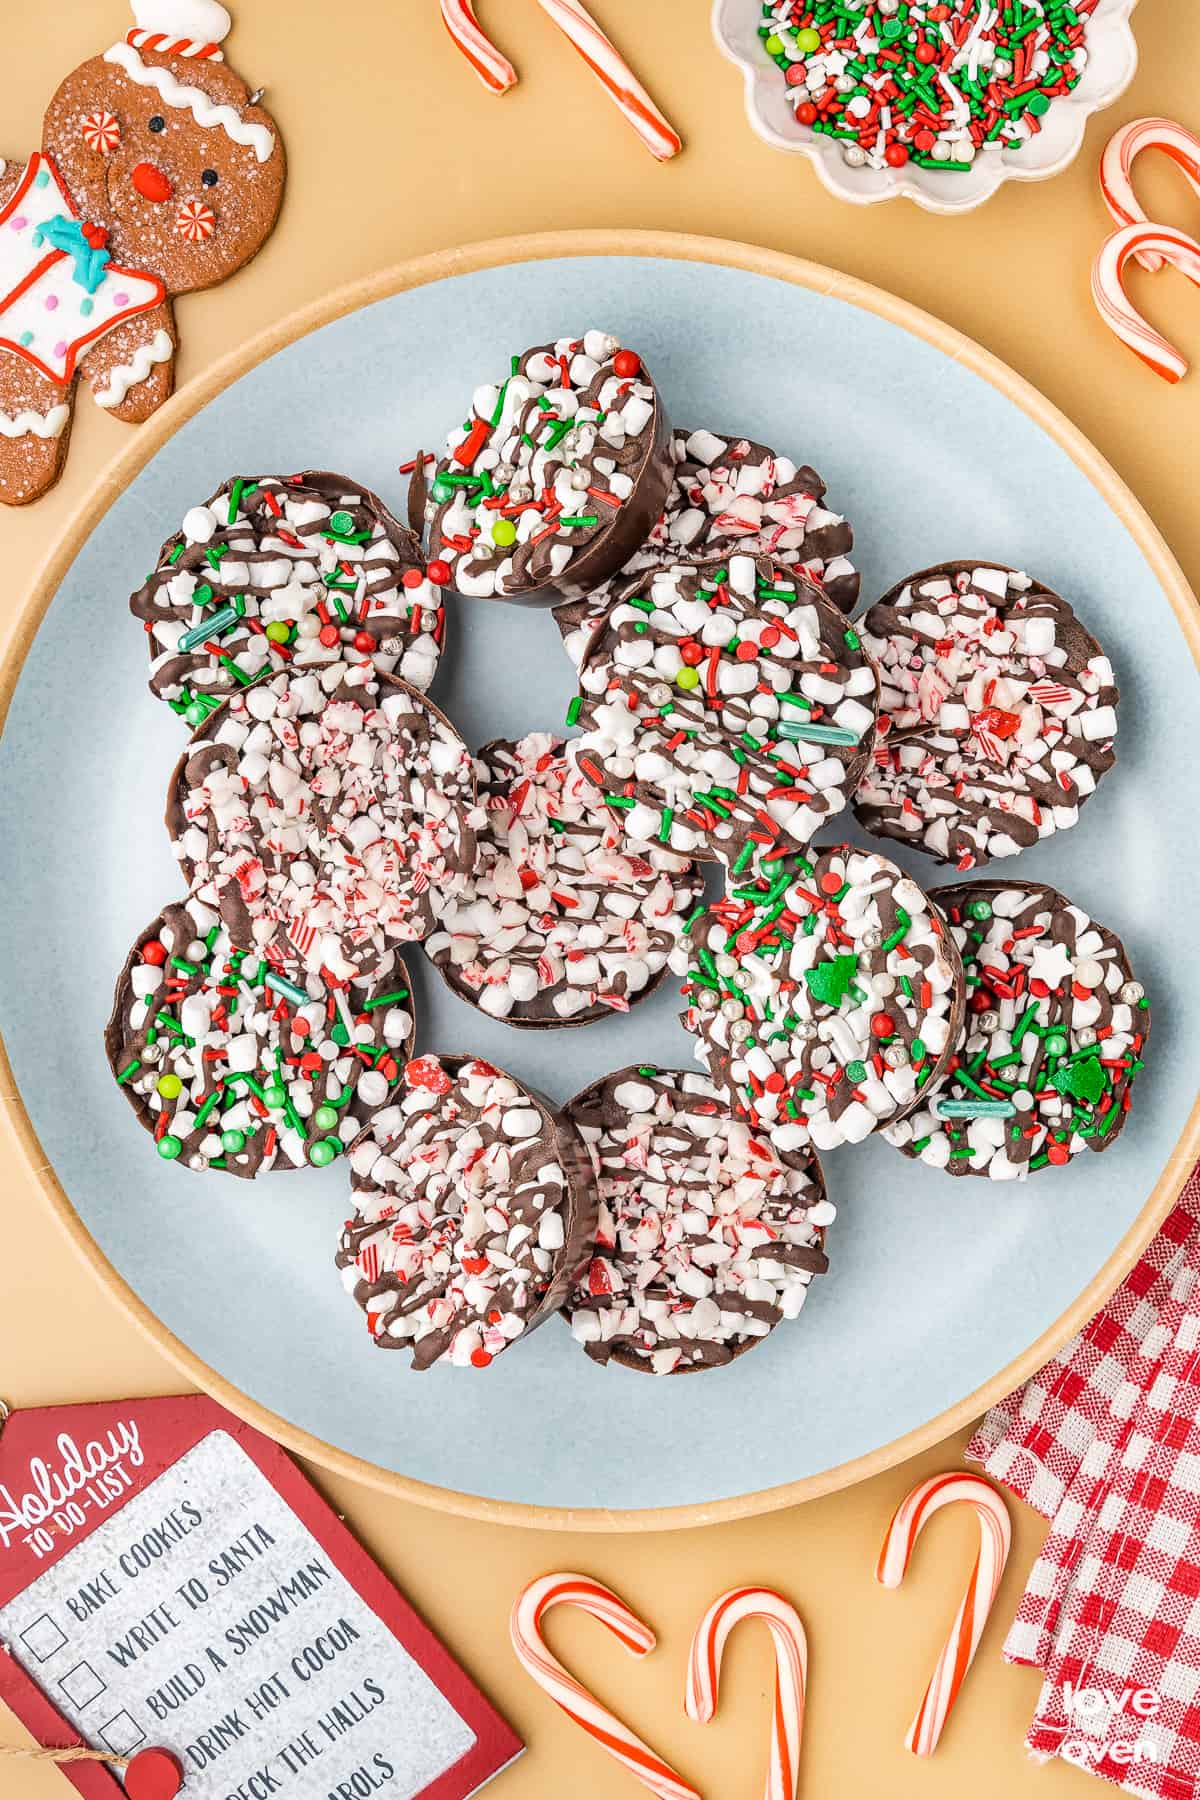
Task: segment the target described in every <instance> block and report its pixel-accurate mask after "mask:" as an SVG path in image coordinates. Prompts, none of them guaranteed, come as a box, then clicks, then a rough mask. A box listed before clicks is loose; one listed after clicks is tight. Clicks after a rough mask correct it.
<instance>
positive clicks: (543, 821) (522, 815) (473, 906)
mask: <svg viewBox="0 0 1200 1800" xmlns="http://www.w3.org/2000/svg"><path fill="white" fill-rule="evenodd" d="M565 751H566V745H565V743H564V740H563V739H562V738H558V737H552V736H550V735H549V734H548V733H545V732H529V733H527V734H526V735H525V737H523V738H519V739H517V740H516V741H513V740H512V739H507V738H495V739H493V740H492V741H491V743H488V744H484V745H483V746H482V748H481V749H479V750H478V751H476V753H475V770H476V778H477V783H478V792H479V800H480V806H479V814H480V821H481V822H480V825H479V828H478V830H477V832H476V855H475V867H474V870H473V871H472V873H471V875H470V877H469V879H468V883H467V886H466V890H465V892H464V893H463V894H462V895H461V896H455V895H451V896H448V897H447V899H446V901H445V904H444V905H443V906H442V907H441V909H440V914H439V918H438V920H437V926H436V929H435V931H434V932H433V933H432V935H431V936H430V937H428V938H427V939H426V941H425V952H426V955H427V956H428V957H429V959H430V961H431V962H432V963H433V964H434V966H435V967H436V968H437V969H438V971H439V973H440V974H441V976H442V978H443V980H444V981H445V982H446V984H447V986H448V987H449V988H450V989H451V990H452V991H453V992H454V993H456V994H458V995H459V996H460V997H461V998H462V999H464V1000H466V1001H468V1002H469V1003H470V1004H471V1005H472V1006H476V1007H478V1008H479V1010H480V1011H481V1012H483V1013H486V1014H488V1015H489V1017H492V1018H499V1019H503V1020H504V1022H505V1024H507V1025H513V1026H517V1027H521V1028H524V1029H527V1030H534V1031H536V1030H562V1029H564V1028H565V1027H568V1026H578V1025H589V1024H593V1023H596V1022H597V1021H599V1020H601V1019H608V1018H611V1017H612V1015H613V1013H614V1012H628V1011H629V1009H630V1007H631V1006H635V1005H636V1004H637V1002H638V1001H639V1000H643V999H645V998H646V997H647V996H648V995H650V994H652V993H653V992H654V990H655V988H656V987H658V985H659V983H660V982H661V981H662V980H663V979H664V977H665V976H666V974H667V970H668V959H669V957H670V953H671V950H672V948H673V946H675V945H677V944H678V942H679V939H680V936H681V935H682V932H683V926H684V921H685V920H686V918H687V917H688V915H689V914H690V913H691V912H692V910H693V908H694V907H695V906H696V905H697V903H698V902H699V901H700V899H701V898H702V895H703V880H702V877H701V875H700V872H699V870H698V869H697V867H696V865H695V864H694V863H693V862H690V861H689V860H688V859H687V858H685V857H682V856H679V855H678V854H677V853H676V852H675V851H673V850H668V849H666V847H665V846H664V845H662V844H642V843H638V842H637V841H635V840H633V839H631V838H629V837H628V836H627V834H625V833H624V832H623V831H622V830H621V828H620V826H619V824H618V823H617V815H615V814H612V813H610V812H607V811H606V809H604V808H597V807H596V805H595V801H594V796H593V795H592V794H591V789H590V786H589V784H588V783H587V782H586V781H585V780H584V779H583V778H582V777H581V776H580V775H579V774H578V772H577V771H576V770H575V769H574V768H573V767H572V766H571V764H570V762H569V760H568V758H567V756H566V754H565Z"/></svg>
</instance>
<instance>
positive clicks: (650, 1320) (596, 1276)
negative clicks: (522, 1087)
mask: <svg viewBox="0 0 1200 1800" xmlns="http://www.w3.org/2000/svg"><path fill="white" fill-rule="evenodd" d="M564 1112H565V1113H566V1115H567V1117H568V1118H569V1119H571V1120H572V1121H573V1122H574V1124H575V1125H576V1126H577V1128H578V1130H579V1132H580V1134H581V1136H582V1137H583V1139H584V1141H585V1142H586V1144H587V1146H588V1149H589V1151H590V1153H591V1156H592V1160H593V1163H594V1166H595V1168H596V1174H597V1181H598V1187H599V1197H600V1212H599V1223H598V1227H597V1233H596V1246H595V1253H594V1255H593V1256H592V1258H591V1260H590V1261H589V1263H588V1265H587V1268H586V1269H585V1270H584V1271H583V1272H582V1274H581V1275H580V1276H579V1278H578V1279H577V1280H576V1282H575V1285H574V1288H573V1290H572V1293H571V1297H570V1299H569V1301H568V1303H567V1306H566V1308H565V1314H566V1318H567V1322H568V1324H569V1325H570V1327H571V1331H572V1335H573V1336H574V1337H575V1339H576V1341H577V1342H578V1343H580V1344H582V1346H583V1348H584V1350H585V1351H586V1352H587V1354H588V1356H589V1357H591V1358H592V1360H593V1361H594V1362H599V1363H602V1364H604V1363H609V1362H614V1363H618V1364H620V1365H621V1367H622V1368H626V1369H634V1370H637V1371H638V1372H639V1373H643V1374H651V1375H686V1374H689V1373H694V1372H697V1371H700V1370H703V1369H713V1368H720V1367H723V1366H725V1365H727V1364H728V1363H731V1362H733V1361H735V1360H736V1358H738V1357H739V1356H744V1355H745V1354H746V1352H747V1351H748V1350H753V1349H754V1347H755V1345H756V1344H760V1343H761V1342H762V1341H763V1339H764V1338H766V1337H767V1336H769V1335H770V1333H771V1332H772V1331H774V1330H775V1328H776V1326H778V1325H779V1324H780V1323H781V1322H782V1321H783V1320H785V1319H794V1318H795V1317H796V1316H797V1314H798V1313H799V1312H800V1309H801V1307H802V1306H803V1304H804V1301H805V1298H806V1296H807V1292H808V1285H809V1283H810V1282H811V1280H812V1278H813V1276H814V1275H821V1274H824V1273H825V1271H826V1269H827V1268H828V1266H829V1265H828V1259H827V1258H826V1256H825V1251H824V1241H825V1228H826V1226H827V1225H828V1224H829V1223H830V1221H831V1220H832V1219H833V1217H834V1208H833V1206H832V1205H831V1204H830V1202H829V1200H828V1199H827V1197H826V1192H825V1179H824V1175H823V1173H822V1170H821V1165H820V1162H819V1160H818V1158H817V1156H816V1154H815V1153H814V1152H813V1151H812V1150H811V1149H807V1148H805V1149H798V1150H794V1151H792V1152H790V1153H789V1154H787V1155H783V1156H778V1155H774V1154H772V1152H771V1150H770V1149H769V1147H768V1145H767V1144H766V1142H765V1140H764V1139H763V1137H762V1136H761V1135H760V1134H759V1133H757V1132H756V1131H755V1130H753V1129H752V1127H751V1126H749V1125H748V1124H747V1123H746V1122H745V1121H743V1120H741V1119H738V1118H735V1117H734V1116H733V1114H732V1113H731V1111H730V1108H729V1103H728V1101H727V1099H726V1098H725V1096H724V1095H723V1094H722V1093H721V1092H720V1091H719V1089H718V1088H717V1087H716V1086H715V1085H714V1083H713V1082H711V1081H710V1080H709V1078H708V1077H707V1076H706V1075H704V1074H701V1073H700V1072H698V1071H697V1070H683V1069H660V1068H657V1067H649V1066H646V1065H633V1066H631V1067H629V1068H625V1069H619V1070H617V1071H616V1073H615V1074H612V1075H604V1076H602V1077H601V1078H600V1079H599V1080H598V1081H594V1082H592V1083H591V1084H590V1085H589V1086H588V1087H586V1088H585V1089H584V1090H583V1091H582V1092H581V1093H579V1094H577V1095H576V1096H575V1098H574V1099H573V1100H571V1101H569V1102H568V1103H567V1105H566V1107H565V1108H564Z"/></svg>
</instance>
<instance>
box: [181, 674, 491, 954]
mask: <svg viewBox="0 0 1200 1800" xmlns="http://www.w3.org/2000/svg"><path fill="white" fill-rule="evenodd" d="M273 701H278V702H282V704H278V705H273V704H272V703H273ZM364 737H369V738H370V739H371V740H372V757H371V759H370V760H369V761H364V760H363V759H362V758H361V757H360V756H359V754H358V747H359V746H361V744H362V742H363V740H364ZM481 820H482V815H481V814H479V813H478V810H477V806H476V798H475V776H474V765H473V763H472V760H471V756H470V752H469V751H468V749H467V746H466V744H465V743H464V742H463V739H462V738H461V737H460V736H459V734H458V732H457V730H456V729H455V727H454V726H453V725H452V724H451V722H450V720H449V719H448V718H447V717H446V715H445V714H444V713H443V712H442V711H441V710H440V709H439V708H438V707H436V706H435V705H434V704H433V702H432V701H431V700H430V699H429V698H428V696H427V695H425V694H421V693H418V692H417V690H416V689H415V688H412V687H410V686H409V685H408V683H407V682H404V681H401V680H400V679H399V678H398V677H397V676H395V675H381V676H378V677H375V678H372V677H371V672H370V670H369V669H364V668H362V667H351V668H347V666H346V665H345V664H339V665H336V666H335V667H334V668H332V669H326V670H323V671H302V672H300V673H299V674H297V673H295V672H293V671H287V672H286V673H282V674H278V675H275V676H273V677H272V678H271V679H270V680H269V681H267V682H263V683H260V684H258V685H257V686H256V687H254V688H252V689H250V690H249V692H248V693H247V694H245V695H244V696H235V697H234V698H233V699H232V700H230V701H227V702H226V703H225V704H224V705H223V706H222V707H221V708H220V709H219V710H218V711H217V712H216V713H214V714H213V715H212V716H211V717H210V718H209V719H208V720H207V721H206V722H205V724H203V725H201V726H200V727H198V728H197V730H196V731H195V732H194V734H193V736H192V740H191V743H190V745H189V747H188V749H187V750H186V751H185V752H184V754H183V756H181V757H180V759H179V762H178V763H177V764H176V767H175V769H174V772H173V773H172V776H171V780H170V784H169V787H168V790H167V806H166V826H167V832H168V835H169V836H170V839H171V847H172V849H173V851H174V853H175V856H176V857H177V859H178V861H179V865H180V869H181V871H182V873H183V877H184V880H185V882H186V883H187V886H188V888H189V891H192V892H194V893H197V894H198V895H199V896H200V898H201V899H203V900H205V901H206V902H207V903H209V904H211V905H213V906H215V907H216V908H217V909H218V911H219V912H220V914H221V917H222V918H223V919H224V920H225V922H226V923H227V924H228V926H229V929H230V931H231V932H232V934H233V937H234V939H235V941H236V942H237V943H239V944H241V945H243V946H245V947H251V946H253V947H255V948H257V949H260V950H261V949H265V948H269V949H270V951H271V953H272V954H273V955H277V956H279V957H281V958H283V959H284V960H287V961H295V960H297V959H298V960H299V961H300V962H302V963H303V965H304V966H305V967H308V968H312V969H314V970H315V971H321V970H324V971H326V972H327V973H329V974H331V975H333V976H335V977H336V978H338V979H342V980H345V979H350V978H361V977H365V976H367V975H369V974H370V973H371V972H372V970H373V969H374V968H376V967H377V966H378V965H379V964H380V962H381V960H382V959H384V958H386V957H387V955H389V954H390V952H391V950H392V949H393V948H394V947H395V946H396V945H397V944H400V943H412V942H419V941H420V940H421V939H422V938H424V937H426V936H427V935H428V934H429V932H430V931H432V930H433V928H434V924H435V921H436V916H437V909H438V906H439V905H440V904H442V903H444V902H445V901H446V900H447V899H448V898H451V897H453V895H454V894H455V893H456V892H458V891H460V890H462V889H464V888H465V886H466V883H467V881H468V877H469V875H470V872H471V870H472V869H473V868H474V864H475V855H476V844H475V832H476V827H477V825H478V824H479V823H480V822H481Z"/></svg>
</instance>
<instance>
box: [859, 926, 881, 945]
mask: <svg viewBox="0 0 1200 1800" xmlns="http://www.w3.org/2000/svg"><path fill="white" fill-rule="evenodd" d="M858 941H859V943H860V944H861V945H862V947H863V949H864V950H878V948H879V946H880V944H882V942H883V933H882V931H880V929H879V927H878V925H868V926H867V929H866V930H865V931H861V932H859V935H858Z"/></svg>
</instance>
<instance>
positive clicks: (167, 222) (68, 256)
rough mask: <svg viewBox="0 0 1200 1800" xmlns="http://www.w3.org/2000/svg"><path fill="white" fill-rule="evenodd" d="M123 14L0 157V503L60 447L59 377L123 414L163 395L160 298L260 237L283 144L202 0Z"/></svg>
mask: <svg viewBox="0 0 1200 1800" xmlns="http://www.w3.org/2000/svg"><path fill="white" fill-rule="evenodd" d="M133 11H134V18H135V21H136V23H135V27H134V29H133V30H131V31H129V32H128V33H127V35H126V36H125V37H124V38H123V39H121V41H120V42H118V43H116V44H113V45H111V46H110V47H109V48H108V49H107V50H105V51H103V53H102V54H100V55H98V56H95V57H92V58H91V59H90V60H89V61H88V62H85V63H82V64H81V65H80V67H79V68H77V69H76V70H75V71H74V72H73V73H72V74H70V75H68V76H67V78H66V80H65V81H64V82H63V84H62V86H61V87H60V88H59V90H58V92H57V93H56V94H55V96H54V98H53V99H52V100H51V102H50V105H49V108H48V110H47V112H46V116H45V123H44V128H43V135H42V145H41V148H40V149H38V150H35V151H34V152H33V153H32V155H30V156H29V157H28V159H27V160H25V161H19V162H12V161H10V162H5V161H3V159H0V502H3V503H4V504H6V505H10V506H19V505H23V504H25V503H26V502H28V501H31V500H36V499H38V498H39V497H40V495H42V494H44V493H45V492H46V490H47V489H48V488H50V487H52V486H53V484H54V482H55V481H56V480H57V479H58V477H59V475H60V474H61V472H62V468H63V464H64V462H65V460H66V454H67V440H68V437H69V434H70V427H71V417H72V409H73V405H74V395H75V387H76V384H77V382H78V380H79V378H80V377H82V378H83V379H84V380H86V381H87V383H88V386H89V387H90V388H91V391H92V398H93V399H94V400H95V402H96V404H97V405H98V406H100V407H103V408H104V409H105V411H107V412H110V413H111V414H112V415H113V416H114V417H115V418H119V419H123V420H125V421H126V422H127V423H130V424H137V423H139V422H140V421H142V420H144V419H147V418H149V417H150V415H151V413H153V412H154V411H155V410H156V409H157V408H158V407H159V406H161V405H162V403H163V401H164V400H166V399H167V397H168V395H169V394H170V392H171V389H172V386H173V383H174V364H175V352H176V347H177V342H178V340H177V335H176V330H175V320H174V314H173V311H172V304H171V303H172V300H173V299H174V298H175V297H176V296H178V295H180V294H187V293H193V292H197V291H199V290H200V289H202V288H208V287H213V286H214V285H215V284H216V283H217V282H220V281H224V280H225V279H226V278H227V277H228V276H230V275H232V274H234V273H235V271H236V270H238V269H240V268H241V267H242V265H243V264H244V263H246V262H249V260H250V258H251V257H252V256H253V255H254V254H255V253H256V251H258V250H259V249H260V248H261V246H262V245H263V244H264V243H265V241H266V239H267V237H268V236H269V235H270V232H271V229H272V227H273V226H274V223H275V219H276V217H277V215H278V212H279V205H280V200H281V198H282V194H283V183H284V152H283V145H282V142H281V140H280V136H279V132H278V129H277V128H276V126H275V124H274V121H273V120H272V119H271V117H270V115H269V114H268V113H266V112H265V111H264V110H263V108H262V107H261V106H260V105H259V104H258V96H257V95H252V94H251V91H250V89H249V88H248V86H247V85H246V83H245V82H244V81H243V80H242V79H241V77H240V76H238V75H236V74H235V73H234V71H233V70H232V69H231V68H230V67H229V66H228V64H227V63H226V62H225V60H224V53H223V51H222V49H221V42H222V40H223V39H224V37H225V36H226V34H227V33H228V31H229V29H230V18H229V14H228V13H227V12H226V11H225V8H224V7H223V6H221V5H219V4H218V3H217V0H135V5H134V8H133Z"/></svg>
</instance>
